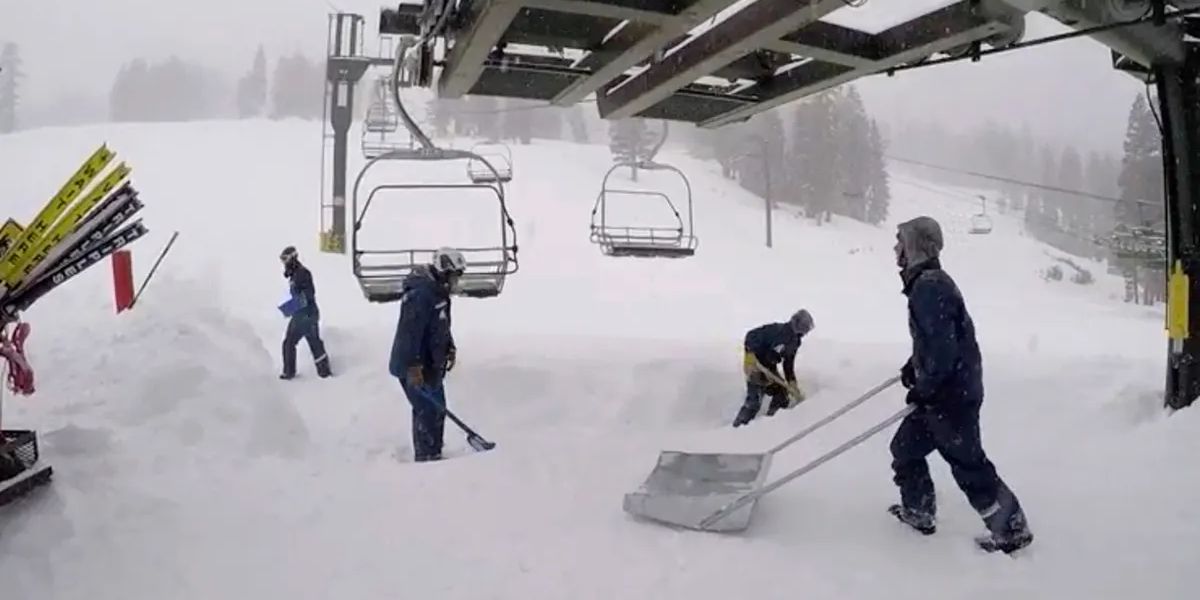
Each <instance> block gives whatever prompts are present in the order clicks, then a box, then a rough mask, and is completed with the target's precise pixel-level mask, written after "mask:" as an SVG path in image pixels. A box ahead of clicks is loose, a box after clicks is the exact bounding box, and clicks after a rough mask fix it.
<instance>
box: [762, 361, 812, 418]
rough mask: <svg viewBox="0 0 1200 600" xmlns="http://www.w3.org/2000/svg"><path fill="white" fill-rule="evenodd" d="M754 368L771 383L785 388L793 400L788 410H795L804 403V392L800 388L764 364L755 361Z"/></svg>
mask: <svg viewBox="0 0 1200 600" xmlns="http://www.w3.org/2000/svg"><path fill="white" fill-rule="evenodd" d="M754 367H755V368H756V369H758V372H759V373H762V374H763V375H766V377H767V379H770V380H771V381H773V382H775V383H777V384H779V385H781V386H783V389H785V390H787V394H788V397H790V398H791V402H789V403H788V406H787V407H788V408H795V407H796V405H797V404H800V403H801V402H804V399H805V396H804V392H802V391H800V387H799V386H797V385H792V384H790V383H788V382H787V381H785V380H784V379H783V378H782V377H780V376H779V375H777V374H776V373H775V371H772V370H770V369H768V368H766V367H764V366H763V365H762V363H760V362H758V361H757V360H756V361H754Z"/></svg>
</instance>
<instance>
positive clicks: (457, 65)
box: [438, 0, 521, 98]
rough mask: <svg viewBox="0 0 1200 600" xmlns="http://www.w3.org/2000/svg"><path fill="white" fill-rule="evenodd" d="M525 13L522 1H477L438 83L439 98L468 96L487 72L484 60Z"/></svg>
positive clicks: (458, 36) (456, 38) (472, 6)
mask: <svg viewBox="0 0 1200 600" xmlns="http://www.w3.org/2000/svg"><path fill="white" fill-rule="evenodd" d="M520 10H521V2H519V1H518V0H476V1H475V2H473V3H472V4H471V12H470V13H469V14H468V15H467V17H466V22H465V24H464V25H463V28H462V30H460V31H459V32H458V33H457V34H455V41H454V46H453V47H452V48H451V49H450V53H449V55H448V56H447V57H446V66H445V68H444V69H442V74H441V77H440V78H439V80H438V96H440V97H442V98H458V97H460V96H462V95H463V94H466V93H467V91H468V90H470V89H471V86H473V85H475V82H476V81H477V80H478V79H479V75H480V74H481V73H483V61H484V60H486V59H487V57H488V54H489V53H490V52H491V51H492V48H494V47H496V43H497V42H499V41H500V38H501V36H503V35H504V30H505V29H508V24H509V23H511V22H512V20H513V17H515V16H517V12H518V11H520Z"/></svg>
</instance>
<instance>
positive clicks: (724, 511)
mask: <svg viewBox="0 0 1200 600" xmlns="http://www.w3.org/2000/svg"><path fill="white" fill-rule="evenodd" d="M915 409H916V407H915V406H914V405H912V404H908V405H905V407H904V408H902V409H900V411H899V412H897V413H896V414H894V415H892V416H890V417H888V418H886V419H884V420H883V421H882V422H881V423H879V424H878V425H875V426H874V427H872V428H870V429H868V430H866V431H864V432H862V433H860V434H858V435H857V436H855V437H854V438H853V439H851V440H849V441H847V442H846V443H844V444H842V445H841V446H838V447H837V448H834V449H833V450H830V451H829V452H826V453H825V454H823V455H821V456H819V457H817V458H816V459H813V460H812V462H809V463H808V464H806V465H804V466H803V467H800V468H799V469H796V470H795V471H792V472H791V473H788V474H787V475H784V476H783V477H780V478H779V479H776V480H775V481H772V482H771V483H770V484H769V485H766V486H764V487H762V488H760V489H757V490H754V491H753V492H750V493H748V494H745V495H743V496H741V497H739V498H738V499H737V500H734V501H733V502H730V503H729V504H726V505H725V506H723V507H721V508H720V509H719V510H717V511H716V512H714V513H713V514H711V515H709V516H707V517H705V518H704V520H702V521H700V528H701V529H708V528H709V527H711V526H712V524H713V523H716V522H717V521H720V520H721V519H724V518H725V517H726V516H728V515H729V514H730V513H732V512H733V511H735V510H737V509H739V508H741V507H742V506H744V505H746V504H748V503H750V502H753V501H754V500H757V499H758V498H760V497H762V496H764V495H766V494H767V493H769V492H771V491H774V490H776V489H778V488H779V487H781V486H782V485H783V484H785V483H787V482H789V481H791V480H793V479H795V478H797V477H799V476H801V475H803V474H805V473H807V472H809V471H811V470H813V469H815V468H817V467H819V466H821V465H823V464H825V463H826V462H829V461H830V460H832V459H833V458H834V457H836V456H837V455H839V454H841V453H843V452H845V451H847V450H849V449H851V448H853V447H855V446H857V445H859V444H861V443H863V442H864V441H866V440H867V438H869V437H871V436H873V435H875V434H877V433H879V432H880V431H883V430H884V429H886V428H887V427H888V426H889V425H891V424H892V423H895V422H896V421H899V420H900V419H903V418H904V417H907V416H908V415H909V413H911V412H912V411H913V410H915Z"/></svg>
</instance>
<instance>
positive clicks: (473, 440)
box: [416, 386, 496, 452]
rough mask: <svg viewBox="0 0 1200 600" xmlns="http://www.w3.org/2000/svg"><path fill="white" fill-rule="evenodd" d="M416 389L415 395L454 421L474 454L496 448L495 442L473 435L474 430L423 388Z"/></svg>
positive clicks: (476, 434)
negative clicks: (465, 435) (463, 433)
mask: <svg viewBox="0 0 1200 600" xmlns="http://www.w3.org/2000/svg"><path fill="white" fill-rule="evenodd" d="M416 387H417V393H419V394H420V395H421V398H424V399H425V401H426V402H429V403H430V404H432V405H434V406H435V407H436V408H437V409H438V410H440V411H442V412H443V413H445V414H446V416H447V417H450V420H451V421H454V424H455V425H458V427H459V428H460V429H462V430H463V431H464V432H465V433H466V434H467V444H470V446H471V447H472V448H474V449H475V451H476V452H486V451H488V450H491V449H492V448H495V447H496V442H489V441H487V440H485V439H484V438H483V436H481V435H479V434H478V433H475V430H474V429H471V428H470V427H468V426H467V424H466V423H463V422H462V419H459V418H458V417H457V416H455V415H454V413H452V412H450V409H448V408H446V407H445V405H443V404H442V403H441V402H438V401H437V398H434V397H433V396H432V395H431V394H427V393H426V392H425V386H416Z"/></svg>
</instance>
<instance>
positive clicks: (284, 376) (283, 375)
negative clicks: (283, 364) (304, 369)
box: [279, 373, 296, 381]
mask: <svg viewBox="0 0 1200 600" xmlns="http://www.w3.org/2000/svg"><path fill="white" fill-rule="evenodd" d="M279 378H280V379H282V380H284V381H287V380H289V379H295V378H296V374H295V373H280V374H279Z"/></svg>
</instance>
